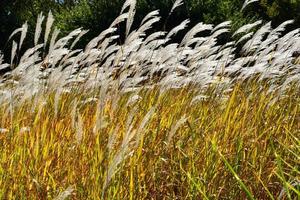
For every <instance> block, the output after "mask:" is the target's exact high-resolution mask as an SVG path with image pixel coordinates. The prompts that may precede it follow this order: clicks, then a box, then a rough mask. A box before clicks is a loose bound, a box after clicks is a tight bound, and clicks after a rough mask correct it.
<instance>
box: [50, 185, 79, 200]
mask: <svg viewBox="0 0 300 200" xmlns="http://www.w3.org/2000/svg"><path fill="white" fill-rule="evenodd" d="M74 191H75V188H74V186H69V187H68V188H67V189H66V190H64V191H62V192H61V193H59V195H58V196H57V197H55V198H54V200H65V199H67V198H69V197H70V196H71V195H72V193H73V192H74Z"/></svg>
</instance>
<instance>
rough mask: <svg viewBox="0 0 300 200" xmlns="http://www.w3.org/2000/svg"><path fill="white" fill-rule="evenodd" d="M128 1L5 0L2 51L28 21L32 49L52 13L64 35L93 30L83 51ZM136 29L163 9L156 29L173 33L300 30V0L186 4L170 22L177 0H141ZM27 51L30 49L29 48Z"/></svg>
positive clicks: (0, 4)
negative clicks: (179, 28)
mask: <svg viewBox="0 0 300 200" xmlns="http://www.w3.org/2000/svg"><path fill="white" fill-rule="evenodd" d="M124 1H125V0H1V1H0V22H1V23H0V50H1V51H10V46H9V45H10V44H9V45H8V44H7V39H8V37H9V35H10V34H11V33H12V31H13V30H15V29H16V28H19V27H20V26H21V25H22V24H23V23H24V22H25V21H28V23H29V27H30V29H29V36H28V37H29V39H28V38H27V39H26V42H27V43H26V44H25V46H32V44H33V39H32V38H33V34H34V29H35V23H36V19H37V16H38V14H39V13H40V12H43V13H44V14H47V13H48V12H49V10H51V11H52V13H53V14H54V16H55V19H56V21H55V25H56V26H57V27H59V28H60V29H61V35H64V34H66V33H68V32H70V31H71V30H74V29H75V28H78V27H83V28H84V29H88V30H90V31H89V33H88V34H87V35H86V36H85V37H84V38H83V40H82V41H81V43H79V44H78V45H79V46H80V47H82V46H83V45H84V44H86V42H87V41H88V40H90V39H91V38H92V37H94V36H96V35H97V34H99V32H101V31H102V30H104V29H106V28H107V27H108V26H109V25H110V23H111V22H112V21H113V20H114V19H115V18H116V16H118V14H119V12H120V9H121V7H122V5H123V3H124ZM137 1H138V5H137V13H136V17H135V24H134V26H138V24H139V23H140V21H141V19H142V18H143V17H144V16H145V15H146V14H147V13H148V12H149V11H152V10H156V9H159V10H160V14H161V16H162V22H161V23H160V24H158V25H157V26H156V27H155V29H162V28H163V29H165V30H169V29H170V28H171V27H174V26H176V25H178V24H179V23H180V22H181V21H182V20H184V19H186V18H190V19H191V24H190V26H192V25H193V24H196V23H197V22H200V21H203V22H205V23H213V24H218V23H221V22H223V21H226V20H231V21H232V22H233V30H235V29H236V28H237V27H239V26H241V25H243V24H246V23H249V22H253V21H255V20H258V19H262V20H264V21H270V20H272V23H273V25H278V24H279V23H281V22H283V21H285V20H288V19H295V24H294V25H293V27H290V28H295V27H299V26H300V0H260V1H259V2H255V3H253V4H251V5H249V6H248V7H247V8H246V9H245V10H244V11H241V7H242V5H243V2H244V0H184V5H183V6H181V7H179V8H177V9H176V11H175V12H174V13H173V14H172V16H171V18H169V20H168V21H166V20H165V19H166V18H167V17H166V16H168V13H169V11H170V9H171V7H172V5H173V3H174V1H175V0H137ZM25 48H26V47H25Z"/></svg>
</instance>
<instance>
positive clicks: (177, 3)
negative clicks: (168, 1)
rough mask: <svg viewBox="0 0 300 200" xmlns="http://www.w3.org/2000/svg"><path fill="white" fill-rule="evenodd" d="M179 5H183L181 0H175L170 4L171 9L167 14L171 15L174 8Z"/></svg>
mask: <svg viewBox="0 0 300 200" xmlns="http://www.w3.org/2000/svg"><path fill="white" fill-rule="evenodd" d="M181 5H183V0H176V1H175V2H174V4H173V6H172V9H171V11H170V13H169V15H171V14H172V13H173V12H174V10H175V9H176V8H178V7H179V6H181Z"/></svg>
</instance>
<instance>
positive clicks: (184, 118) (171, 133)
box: [167, 116, 187, 147]
mask: <svg viewBox="0 0 300 200" xmlns="http://www.w3.org/2000/svg"><path fill="white" fill-rule="evenodd" d="M186 121H187V118H186V116H182V117H181V118H180V119H179V120H178V121H177V122H176V123H175V124H173V126H172V128H171V130H170V132H169V134H168V139H167V144H168V147H169V146H170V144H171V140H172V138H173V136H174V135H175V133H176V132H177V130H178V129H179V128H180V127H181V126H182V125H183V124H184V123H186Z"/></svg>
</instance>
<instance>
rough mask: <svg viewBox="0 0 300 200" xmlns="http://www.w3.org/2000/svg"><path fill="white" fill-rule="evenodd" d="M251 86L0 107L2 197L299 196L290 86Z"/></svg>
mask: <svg viewBox="0 0 300 200" xmlns="http://www.w3.org/2000/svg"><path fill="white" fill-rule="evenodd" d="M258 88H259V87H258V85H257V84H248V85H247V86H245V85H243V86H241V85H236V86H235V87H234V88H233V90H231V91H228V92H226V95H224V94H223V95H221V94H222V93H218V92H216V91H215V90H213V89H209V91H207V92H206V93H205V95H206V96H203V97H202V98H195V97H196V96H198V95H199V93H198V91H197V90H196V88H195V87H192V86H190V87H187V88H183V89H174V90H166V91H161V90H159V89H158V88H154V89H144V90H141V91H140V92H138V93H137V94H135V95H139V98H133V97H132V96H133V95H134V94H129V93H128V94H122V93H119V92H118V91H114V90H113V91H108V92H102V94H101V95H99V94H96V93H95V92H90V93H82V92H80V91H78V92H71V93H66V94H62V95H61V96H56V95H55V94H52V93H51V94H47V95H48V96H47V95H44V96H38V97H35V98H34V99H32V100H31V101H28V102H23V103H20V104H18V103H16V104H15V105H13V116H11V112H9V110H10V109H9V106H10V105H9V103H8V104H7V105H1V107H0V125H1V128H3V129H7V131H3V130H2V133H1V135H0V146H1V153H0V186H1V187H0V199H12V198H14V199H46V198H48V199H52V198H54V197H61V198H63V197H68V196H69V197H68V198H71V199H151V198H153V199H246V198H255V199H277V198H278V197H281V198H282V199H288V198H291V199H293V198H297V194H298V195H299V178H300V172H299V166H300V163H299V160H300V159H299V158H300V145H299V144H300V142H299V134H300V133H299V130H300V109H299V106H300V104H299V103H300V96H299V93H298V89H297V88H292V89H291V90H290V91H289V92H288V93H287V94H286V95H284V96H283V95H282V96H280V98H277V97H278V94H277V93H276V91H273V92H267V91H268V88H267V87H265V88H263V89H260V90H258ZM103 94H105V95H103ZM91 97H96V98H97V99H100V100H96V101H93V100H92V99H90V101H88V102H84V101H85V100H87V99H88V98H91ZM136 97H137V96H136ZM129 99H131V101H130V102H131V103H128V101H129ZM195 99H198V100H195ZM94 100H95V98H94ZM11 119H13V121H12V122H11Z"/></svg>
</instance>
